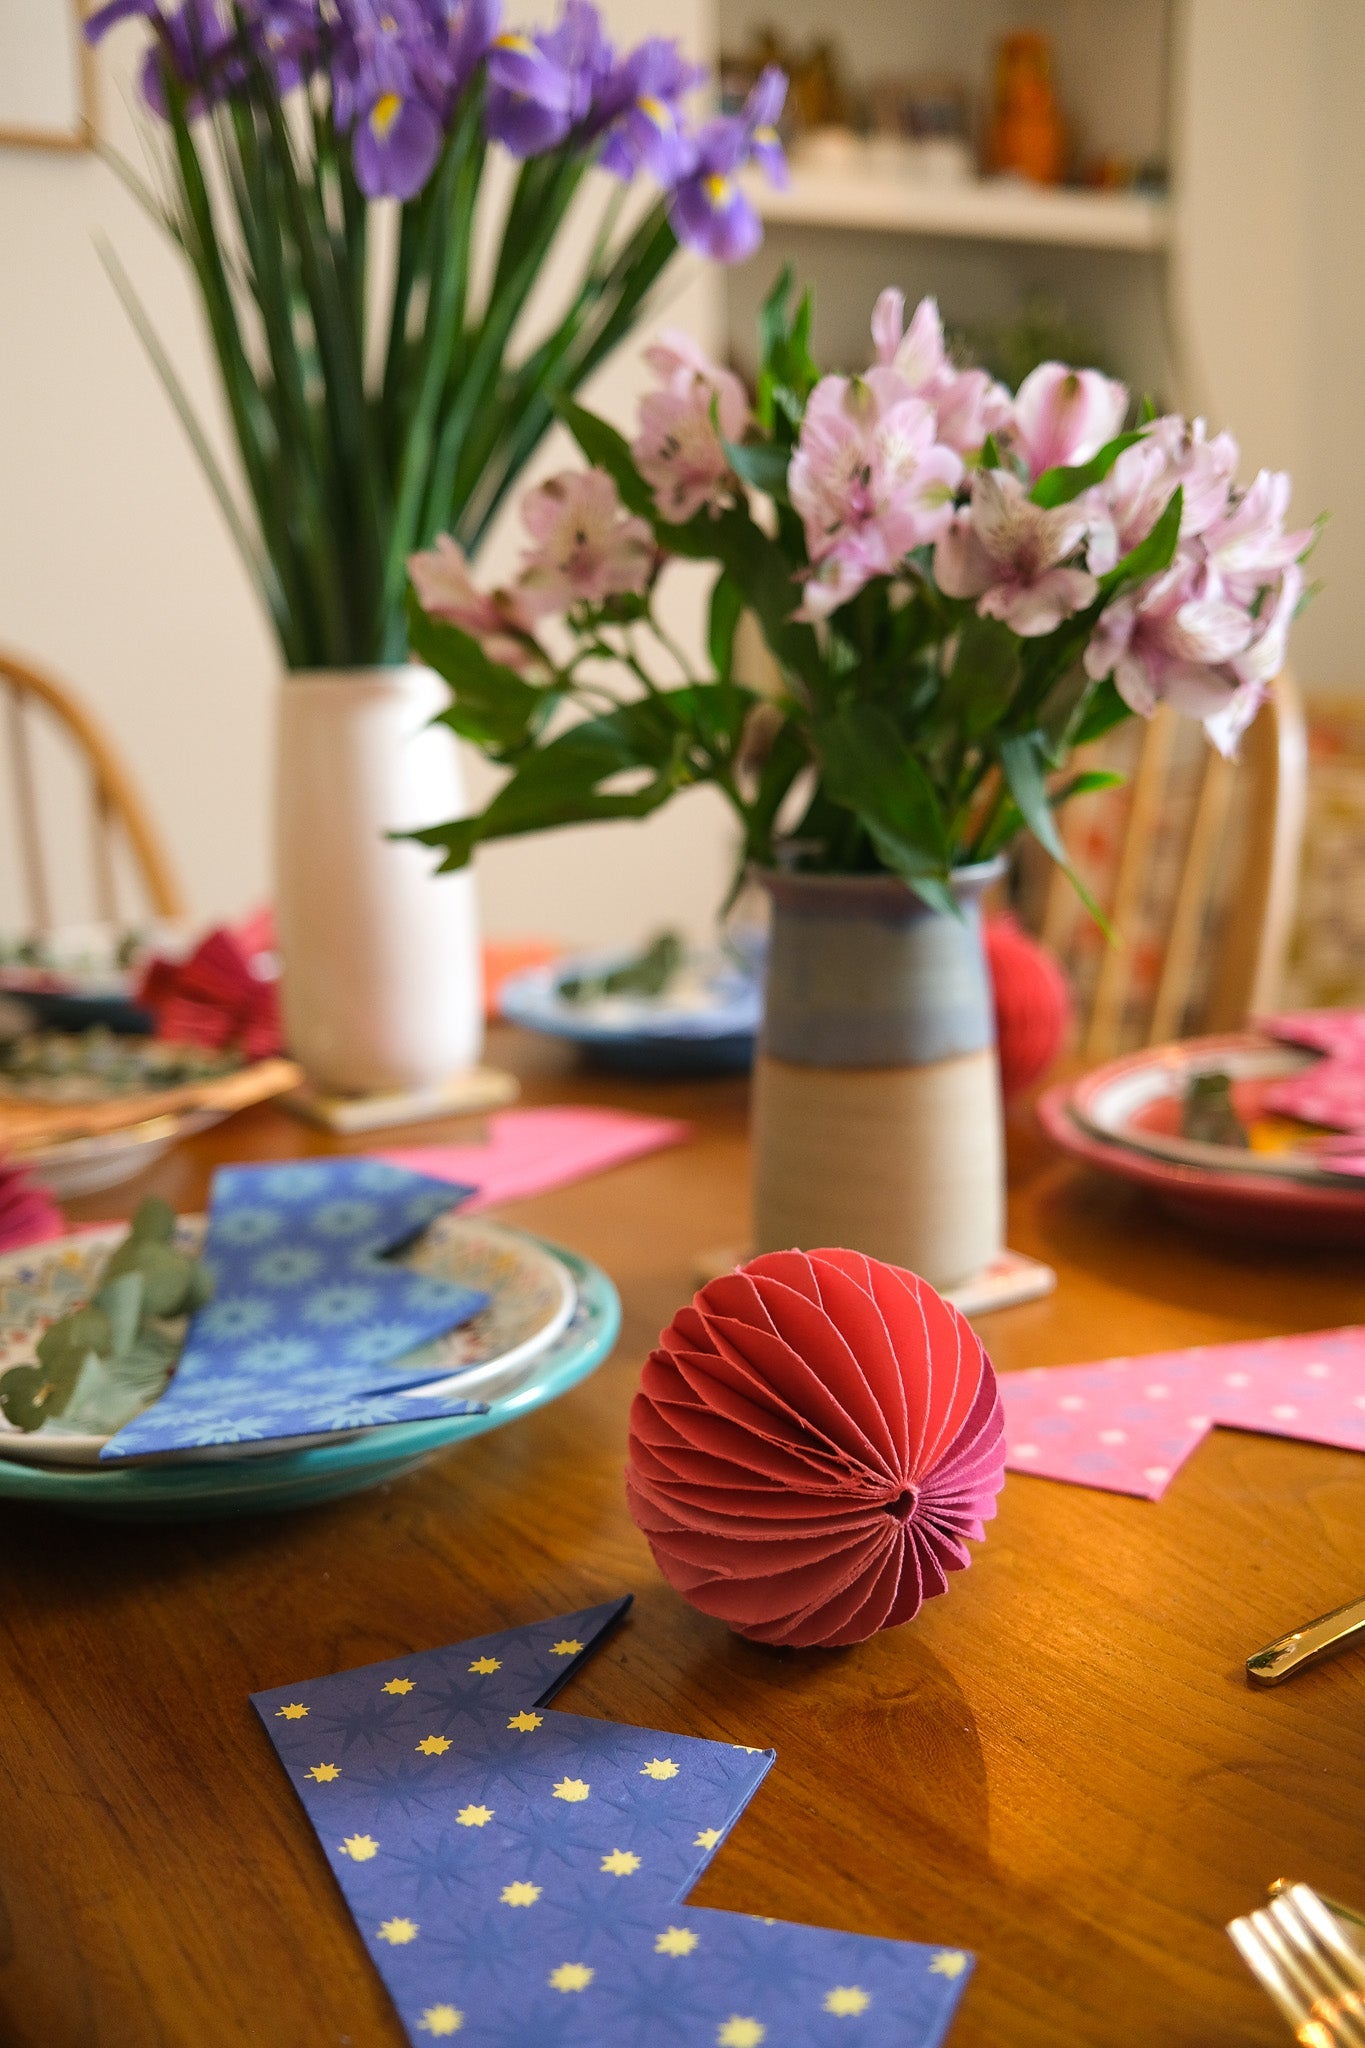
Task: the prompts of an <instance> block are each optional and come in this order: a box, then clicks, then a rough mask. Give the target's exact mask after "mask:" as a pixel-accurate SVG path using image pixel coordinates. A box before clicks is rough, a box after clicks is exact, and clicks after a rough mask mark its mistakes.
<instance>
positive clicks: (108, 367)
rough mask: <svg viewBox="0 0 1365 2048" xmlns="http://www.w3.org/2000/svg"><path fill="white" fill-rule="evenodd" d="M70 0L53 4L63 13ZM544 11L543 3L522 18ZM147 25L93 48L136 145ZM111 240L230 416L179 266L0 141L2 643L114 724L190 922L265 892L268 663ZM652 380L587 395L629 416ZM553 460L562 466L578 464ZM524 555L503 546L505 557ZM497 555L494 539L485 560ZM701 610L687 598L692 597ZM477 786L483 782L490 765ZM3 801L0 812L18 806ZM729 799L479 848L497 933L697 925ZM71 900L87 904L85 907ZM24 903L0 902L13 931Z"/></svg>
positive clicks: (38, 158)
mask: <svg viewBox="0 0 1365 2048" xmlns="http://www.w3.org/2000/svg"><path fill="white" fill-rule="evenodd" d="M50 4H53V5H55V4H57V0H50ZM709 4H710V0H684V4H681V5H677V4H672V0H610V4H608V5H607V6H606V7H605V9H604V12H605V13H606V14H607V16H608V18H609V19H611V18H612V17H613V16H614V17H615V22H614V26H615V32H616V33H617V34H618V35H619V36H620V37H621V39H622V40H624V41H634V40H637V39H638V38H639V37H640V36H642V35H645V34H647V33H649V32H651V31H654V32H668V33H673V34H677V35H679V36H681V37H682V38H683V40H684V41H686V42H687V43H688V44H689V46H690V47H691V48H692V49H693V50H694V51H698V52H701V51H703V50H704V49H706V48H707V47H709V45H710V43H711V34H710V16H709ZM527 11H529V12H532V13H538V14H540V15H545V14H548V13H549V12H550V11H551V10H550V7H549V6H548V4H546V5H542V6H540V7H538V8H534V9H532V8H528V10H527ZM141 47H142V32H141V30H140V28H139V27H138V26H137V25H129V26H125V27H123V28H121V29H119V30H118V31H116V32H115V34H114V35H112V36H111V37H110V38H109V39H108V41H107V42H106V44H105V45H104V46H103V49H102V51H101V53H100V62H99V70H100V81H99V83H100V104H101V110H102V111H101V125H102V129H103V132H104V134H105V135H106V137H107V138H108V139H109V140H111V141H112V142H113V143H114V144H115V146H117V147H118V148H119V149H120V150H122V151H123V152H124V153H125V154H127V155H136V153H137V151H138V142H137V120H136V118H135V115H134V103H135V89H134V87H133V85H132V83H131V74H132V71H133V68H134V65H135V63H136V60H137V58H138V55H139V53H140V50H141ZM100 235H104V236H106V237H107V238H108V240H109V241H110V242H111V243H112V244H113V246H114V247H115V248H116V249H117V251H118V253H119V256H120V258H121V259H122V261H123V263H124V266H125V268H126V269H127V270H128V272H129V273H130V274H131V276H132V277H133V279H134V280H135V282H136V284H137V287H138V289H139V292H140V293H141V295H142V297H143V300H144V303H145V304H146V305H147V307H148V308H149V310H150V312H151V315H152V318H153V320H154V322H155V325H156V327H157V329H158V331H159V333H160V334H161V335H162V336H163V338H164V340H165V342H166V344H167V347H168V349H169V350H170V353H171V354H172V356H173V357H174V359H175V360H176V362H177V363H178V364H179V365H180V366H181V367H182V369H183V372H184V375H185V381H186V383H187V384H188V386H189V389H190V392H191V394H192V396H193V398H194V400H195V402H196V404H197V405H198V406H199V408H200V409H201V411H202V413H203V414H204V415H206V416H207V417H209V418H210V419H213V420H215V421H216V419H217V407H216V395H215V389H214V384H213V377H212V372H211V367H210V363H209V359H208V355H207V351H206V348H205V346H204V343H203V340H202V337H201V333H200V328H199V317H198V311H197V307H196V305H195V302H194V300H193V297H192V295H191V293H190V291H189V289H188V287H187V285H186V282H185V279H184V276H183V275H182V273H181V270H180V268H179V265H178V264H177V262H176V260H175V258H174V255H173V253H172V252H171V250H170V249H169V248H168V247H167V245H166V244H165V242H164V241H163V239H162V238H161V236H160V235H159V234H158V233H157V232H156V230H155V229H154V228H153V227H152V226H151V225H150V224H149V223H148V222H147V221H146V220H145V219H144V218H143V216H142V215H141V213H140V211H139V209H138V207H137V206H136V204H135V203H134V202H133V201H132V199H130V197H129V196H128V195H127V193H126V192H125V191H124V190H123V188H122V187H121V185H120V183H119V181H118V179H117V177H116V176H115V175H114V173H113V172H112V171H111V170H110V169H109V168H108V167H106V166H105V165H104V164H103V163H101V162H100V161H98V160H97V159H96V158H95V157H94V156H89V155H82V156H71V157H58V156H55V155H49V154H45V153H41V152H36V151H26V150H18V149H10V150H0V644H7V645H9V646H11V647H13V648H14V649H16V650H18V651H23V652H27V653H28V654H29V655H31V656H32V657H34V658H35V659H37V660H39V661H41V662H44V663H46V664H49V665H50V666H52V667H53V668H54V669H56V670H57V671H58V672H59V673H60V674H63V675H64V676H66V677H67V678H68V679H69V680H70V682H71V683H72V684H73V685H74V686H75V687H76V688H77V689H78V690H79V691H80V692H81V693H82V694H83V695H84V696H85V698H86V699H87V700H88V702H89V703H90V704H91V705H92V707H93V708H94V709H96V710H97V711H98V713H99V714H100V716H101V717H102V718H103V719H104V721H105V722H106V724H107V725H108V726H109V727H110V728H111V730H112V731H113V733H114V734H115V735H116V737H117V739H118V741H119V742H120V744H121V746H122V748H123V750H124V752H125V753H126V755H127V756H128V758H129V760H130V762H131V764H132V766H133V768H134V770H135V772H136V774H137V776H138V779H139V781H140V782H141V784H142V786H143V788H144V789H145V791H146V792H147V795H148V797H149V799H150V801H151V803H152V806H153V808H154V811H155V813H156V816H157V819H158V822H159V823H160V825H161V828H162V830H163V832H164V834H165V835H166V837H167V839H168V841H169V843H170V846H171V848H172V851H173V854H174V857H175V859H176V862H177V865H178V866H179V869H180V871H181V874H182V876H183V879H184V882H185V885H186V887H187V890H188V893H189V895H190V898H191V901H192V903H193V906H194V908H195V910H196V911H198V912H200V913H203V914H205V915H213V916H218V915H225V914H231V913H235V912H240V911H242V910H244V909H245V908H247V907H248V906H249V905H251V904H252V903H254V902H256V901H259V900H261V899H262V898H263V897H264V895H265V893H266V890H267V878H268V858H269V856H268V846H267V812H268V803H269V762H270V726H271V706H272V695H273V691H274V688H275V687H276V682H275V678H276V673H277V662H276V656H275V651H274V646H273V642H272V639H271V637H270V634H269V632H268V629H267V627H266V626H265V624H264V622H263V619H262V617H261V615H260V613H259V611H258V608H257V605H256V601H255V598H254V596H253V594H252V592H251V590H250V588H249V586H248V584H247V580H246V577H245V574H244V572H243V570H242V568H241V565H240V563H239V561H238V559H237V557H236V555H235V553H234V551H233V548H232V544H231V542H230V540H229V538H228V535H227V533H226V531H225V529H224V527H223V524H222V521H221V520H220V517H219V514H218V512H217V509H216V507H215V505H214V503H213V500H212V498H211V496H210V493H209V491H208V488H207V486H206V485H205V484H204V482H203V480H202V478H201V476H200V474H199V471H198V468H197V466H196V463H195V460H194V457H193V455H192V453H191V452H190V450H189V448H188V446H187V444H186V442H185V440H184V437H183V435H182V433H181V431H180V428H179V426H178V424H177V423H176V421H175V419H174V417H173V415H172V412H171V409H170V407H169V405H168V404H167V402H166V400H165V398H164V396H163V394H162V391H161V389H160V386H159V384H158V383H157V381H156V378H155V376H154V374H153V372H152V370H151V369H150V367H149V365H148V364H147V362H146V359H145V358H144V356H143V354H142V351H141V346H140V344H139V342H138V340H137V338H136V336H135V335H134V334H133V332H132V330H131V329H130V326H129V324H128V321H127V319H126V318H125V316H124V313H123V311H122V308H121V307H120V305H119V303H118V301H117V299H116V298H115V296H114V292H113V290H112V288H111V286H110V284H109V282H108V280H107V278H106V277H105V275H104V272H103V270H102V268H101V265H100V262H99V258H98V255H97V253H96V247H95V242H96V237H97V236H100ZM669 312H670V317H671V318H674V319H677V320H680V321H681V322H682V323H683V324H686V325H690V326H692V327H693V328H694V329H696V331H698V332H699V333H701V334H703V335H704V336H707V337H711V336H713V335H714V332H715V328H716V318H717V315H716V286H715V282H714V280H713V279H712V278H710V277H708V276H707V275H706V274H705V272H704V271H703V270H702V269H701V267H700V266H694V267H693V268H692V269H691V270H690V272H689V273H688V274H687V281H686V283H685V284H683V285H682V287H681V288H680V289H679V290H678V295H677V297H676V299H675V301H674V303H672V304H671V305H670V309H669ZM638 383H639V375H638V371H636V370H634V369H632V367H631V366H630V365H629V364H624V365H623V364H622V363H621V362H620V361H619V359H618V363H617V364H616V365H615V366H608V368H607V369H605V370H604V371H603V372H602V373H601V374H600V376H599V379H598V381H597V384H596V385H595V387H594V388H593V390H592V392H591V393H590V396H591V397H592V398H593V399H594V401H595V402H597V403H599V404H600V405H601V407H602V409H603V410H604V411H607V412H612V413H615V414H616V415H617V416H618V417H619V418H620V419H621V421H622V423H624V422H625V420H626V419H627V418H628V417H629V415H630V412H631V411H632V410H633V391H634V389H635V388H636V387H637V386H638ZM567 454H568V451H567V449H566V448H563V447H561V448H560V451H559V459H560V460H564V459H567ZM509 545H510V542H509V541H508V540H507V539H505V538H504V539H503V540H502V542H501V552H502V553H503V554H504V555H505V553H506V550H507V548H508V546H509ZM497 552H498V543H496V541H495V553H494V557H493V558H494V559H495V560H496V559H497ZM684 610H685V612H686V614H687V616H688V617H689V618H690V617H692V616H694V615H695V613H696V610H697V608H696V606H695V605H694V604H692V603H686V604H685V605H684ZM473 776H474V780H475V783H476V787H478V788H479V789H485V788H487V787H489V786H490V778H489V776H488V774H487V771H486V770H485V769H484V767H483V764H482V763H478V762H475V763H474V764H473ZM3 801H4V799H0V802H3ZM728 854H729V844H728V835H727V831H726V827H725V822H724V817H723V813H722V810H721V807H720V805H719V801H718V800H717V799H714V798H713V797H712V795H711V793H710V792H698V793H697V794H696V795H694V796H692V797H689V798H688V799H686V800H684V801H683V802H681V803H679V804H678V805H677V806H676V807H674V808H673V809H671V810H670V811H669V812H667V813H665V814H664V815H662V816H661V817H660V818H658V819H657V820H653V821H651V822H650V823H648V824H645V825H639V826H636V825H628V826H605V827H600V826H599V827H594V828H591V829H590V830H587V831H584V832H582V833H579V834H576V835H575V834H568V833H560V834H556V835H554V836H553V838H550V839H541V840H527V841H522V842H519V843H516V844H512V845H508V846H506V847H495V848H492V849H490V850H489V851H488V852H487V853H485V854H483V855H481V856H480V866H479V873H480V880H481V884H482V889H483V896H484V906H485V920H486V924H487V926H488V928H489V929H490V930H491V931H493V932H498V931H501V932H508V933H512V932H519V933H530V932H548V933H550V934H553V935H560V936H563V937H565V938H570V939H578V938H581V939H590V940H596V939H602V938H613V937H616V936H619V935H621V934H623V933H624V934H633V933H636V932H643V931H646V930H648V929H650V928H651V927H654V926H655V925H657V924H659V923H665V922H681V923H683V924H685V925H687V926H689V927H691V928H693V929H696V930H701V929H704V928H705V926H706V923H707V920H708V918H709V916H710V914H711V911H712V908H713V906H714V905H715V904H716V903H717V902H718V901H719V898H720V895H721V893H722V891H723V888H724V883H725V877H726V874H727V872H728V866H727V863H728ZM72 907H73V908H74V905H73V906H72ZM7 914H8V915H10V917H11V918H12V915H13V911H12V908H11V907H10V905H9V904H7V903H6V902H5V900H4V898H3V895H0V922H3V920H4V918H5V916H6V915H7Z"/></svg>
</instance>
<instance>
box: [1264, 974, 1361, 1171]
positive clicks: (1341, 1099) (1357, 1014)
mask: <svg viewBox="0 0 1365 2048" xmlns="http://www.w3.org/2000/svg"><path fill="white" fill-rule="evenodd" d="M1259 1021H1260V1025H1261V1029H1262V1030H1263V1031H1266V1032H1268V1033H1269V1035H1270V1036H1271V1037H1272V1038H1282V1039H1284V1040H1285V1041H1286V1042H1287V1043H1288V1044H1290V1045H1306V1046H1311V1047H1312V1049H1313V1050H1314V1051H1315V1052H1321V1053H1323V1054H1325V1055H1326V1057H1325V1058H1323V1059H1320V1060H1315V1061H1314V1063H1313V1065H1312V1066H1311V1067H1306V1068H1305V1069H1304V1071H1303V1072H1302V1073H1301V1074H1291V1075H1290V1076H1289V1078H1288V1079H1287V1080H1285V1081H1276V1082H1275V1084H1274V1086H1273V1087H1270V1088H1268V1089H1267V1090H1266V1093H1265V1106H1266V1108H1267V1109H1271V1110H1275V1111H1277V1112H1278V1113H1279V1114H1280V1115H1281V1116H1294V1117H1298V1118H1299V1119H1300V1120H1301V1121H1302V1122H1303V1123H1307V1124H1324V1125H1326V1127H1327V1128H1328V1129H1329V1130H1339V1131H1350V1132H1353V1133H1357V1132H1363V1131H1365V1010H1297V1011H1289V1012H1287V1013H1286V1014H1285V1015H1283V1016H1279V1017H1263V1018H1261V1019H1260V1020H1259ZM1350 1161H1351V1155H1350V1154H1348V1153H1344V1152H1343V1153H1340V1154H1338V1155H1337V1156H1335V1157H1329V1158H1324V1160H1323V1164H1324V1165H1330V1166H1332V1167H1333V1168H1334V1170H1336V1171H1337V1172H1342V1171H1347V1172H1357V1171H1359V1170H1360V1168H1359V1167H1358V1166H1357V1165H1355V1164H1353V1163H1350Z"/></svg>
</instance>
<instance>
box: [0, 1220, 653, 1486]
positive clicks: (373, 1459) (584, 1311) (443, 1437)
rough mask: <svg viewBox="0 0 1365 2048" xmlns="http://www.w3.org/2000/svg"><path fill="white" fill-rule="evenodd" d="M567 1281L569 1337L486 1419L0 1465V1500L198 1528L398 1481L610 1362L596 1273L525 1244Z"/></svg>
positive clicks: (614, 1303)
mask: <svg viewBox="0 0 1365 2048" xmlns="http://www.w3.org/2000/svg"><path fill="white" fill-rule="evenodd" d="M530 1241H531V1242H532V1243H535V1244H537V1245H539V1248H540V1249H541V1250H542V1251H548V1252H550V1254H551V1255H552V1257H554V1258H556V1259H558V1260H559V1262H560V1264H561V1265H562V1266H564V1267H565V1268H566V1269H567V1271H568V1272H569V1274H570V1275H571V1277H572V1279H573V1282H574V1286H575V1289H576V1293H577V1306H576V1307H575V1309H574V1312H573V1317H572V1320H571V1321H570V1323H569V1326H568V1328H567V1329H565V1330H562V1331H561V1332H560V1334H559V1336H558V1337H556V1338H555V1340H554V1342H553V1344H551V1345H550V1346H549V1347H548V1348H547V1349H546V1350H544V1351H542V1352H540V1354H539V1355H538V1356H537V1357H535V1358H533V1359H532V1360H531V1361H530V1362H529V1364H528V1365H527V1368H526V1373H525V1377H524V1378H523V1379H522V1380H521V1381H520V1382H519V1383H518V1384H517V1385H515V1386H513V1387H511V1388H508V1389H504V1391H503V1392H501V1393H495V1394H493V1395H492V1397H491V1398H490V1400H489V1403H488V1411H487V1413H486V1414H484V1415H452V1416H446V1417H442V1418H441V1419H440V1420H438V1421H434V1422H395V1423H389V1424H388V1425H387V1426H386V1427H385V1428H383V1429H367V1430H364V1431H361V1432H359V1433H357V1434H356V1435H355V1436H353V1437H348V1438H345V1439H337V1440H334V1441H333V1442H330V1443H323V1444H318V1445H316V1446H315V1447H314V1448H313V1449H312V1450H307V1451H285V1452H282V1453H280V1454H279V1455H277V1456H274V1457H260V1458H232V1459H224V1460H222V1461H214V1462H212V1463H207V1462H205V1463H197V1462H194V1461H188V1460H181V1459H177V1460H175V1461H174V1462H171V1461H162V1460H152V1461H150V1462H148V1463H147V1464H144V1465H123V1466H117V1467H115V1468H114V1469H112V1470H110V1469H107V1468H105V1467H103V1466H101V1467H100V1469H99V1470H97V1471H94V1472H90V1471H76V1470H72V1469H70V1468H68V1469H66V1470H64V1471H62V1470H56V1469H54V1468H52V1467H51V1466H40V1465H21V1464H20V1463H19V1462H18V1461H17V1460H16V1459H12V1458H10V1459H6V1458H0V1500H19V1501H31V1502H33V1503H34V1504H35V1505H38V1506H41V1507H47V1508H59V1509H62V1510H63V1511H65V1512H66V1513H68V1514H75V1515H89V1516H93V1517H95V1518H96V1519H97V1520H100V1521H111V1522H187V1521H205V1520H208V1519H210V1518H220V1517H223V1516H228V1515H260V1514H273V1513H275V1512H276V1511H277V1510H279V1509H283V1508H302V1507H312V1506H315V1505H316V1504H317V1503H318V1502H320V1501H327V1500H339V1499H340V1498H341V1497H342V1496H343V1495H345V1494H351V1493H359V1492H361V1491H363V1489H364V1488H366V1487H369V1486H379V1485H381V1484H383V1483H384V1482H386V1481H388V1480H391V1479H397V1478H400V1477H401V1476H402V1474H403V1473H405V1472H410V1471H412V1470H413V1468H414V1467H415V1466H418V1465H422V1464H425V1462H426V1461H427V1459H428V1458H431V1457H433V1456H434V1455H435V1454H436V1452H438V1451H442V1450H446V1449H448V1448H449V1447H450V1446H451V1445H452V1444H457V1443H463V1441H464V1439H465V1438H466V1437H471V1436H484V1435H486V1434H487V1432H488V1431H489V1430H491V1429H502V1428H503V1427H505V1425H506V1424H507V1423H509V1422H519V1421H520V1420H521V1418H522V1417H523V1416H524V1415H530V1414H532V1413H533V1412H534V1410H535V1409H537V1408H543V1407H544V1406H545V1404H546V1403H547V1402H549V1401H557V1400H558V1399H559V1396H560V1395H561V1394H566V1393H568V1391H569V1389H570V1388H571V1387H576V1386H577V1385H578V1383H579V1381H580V1380H584V1379H586V1378H587V1377H588V1375H589V1373H592V1372H595V1371H596V1370H597V1368H598V1366H599V1365H601V1363H602V1361H603V1359H604V1358H606V1357H608V1356H609V1354H610V1352H611V1349H612V1346H613V1345H614V1344H615V1342H616V1339H617V1337H618V1335H619V1334H620V1329H621V1303H620V1300H619V1298H618V1296H617V1293H616V1289H615V1288H614V1287H613V1286H612V1284H611V1282H610V1280H609V1279H608V1278H607V1276H606V1274H605V1273H604V1272H602V1271H601V1269H600V1267H597V1266H593V1265H590V1264H589V1263H588V1261H587V1260H586V1259H580V1258H579V1257H578V1256H577V1255H576V1253H574V1252H570V1251H564V1250H562V1249H561V1248H560V1247H559V1246H557V1245H543V1244H540V1241H539V1239H532V1240H530Z"/></svg>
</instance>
